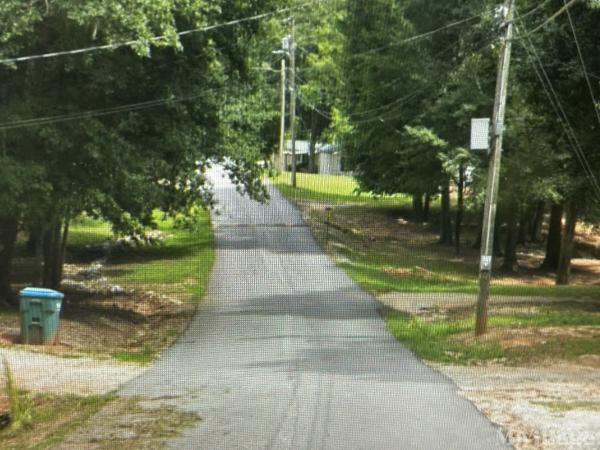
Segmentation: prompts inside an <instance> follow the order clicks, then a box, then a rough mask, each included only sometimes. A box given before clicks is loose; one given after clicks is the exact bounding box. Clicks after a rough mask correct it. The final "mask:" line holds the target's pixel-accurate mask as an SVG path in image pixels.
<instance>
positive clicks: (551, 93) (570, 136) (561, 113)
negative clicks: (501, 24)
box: [521, 22, 600, 199]
mask: <svg viewBox="0 0 600 450" xmlns="http://www.w3.org/2000/svg"><path fill="white" fill-rule="evenodd" d="M521 24H522V26H523V28H524V27H525V25H524V23H523V22H521ZM530 35H531V33H525V34H524V37H525V38H526V39H527V41H528V43H529V46H530V48H528V47H527V46H526V45H525V44H524V43H523V42H521V45H522V46H523V48H524V49H525V51H526V53H527V56H528V60H529V61H530V62H531V64H532V66H533V69H534V71H535V73H536V76H537V77H538V79H539V81H540V83H541V84H542V87H543V88H544V91H545V93H546V95H547V97H548V99H549V101H550V104H551V106H552V108H553V110H554V112H555V114H556V115H557V117H558V120H559V122H560V124H561V126H562V127H563V131H564V132H565V135H566V137H567V140H568V141H569V143H570V144H571V147H572V149H573V152H574V153H575V155H576V156H577V160H578V161H579V163H580V164H581V166H582V167H583V171H584V173H585V174H586V176H587V178H588V179H589V180H590V183H591V184H592V188H593V189H594V191H595V194H596V195H597V196H598V198H599V199H600V185H599V184H598V180H597V179H596V176H595V174H594V172H593V171H592V169H591V166H590V164H589V162H588V160H587V158H586V155H585V152H584V151H583V148H582V146H581V143H580V142H579V139H578V138H577V135H576V134H575V131H574V130H573V127H572V125H571V123H570V121H569V118H568V116H567V114H566V112H565V109H564V107H563V105H562V103H561V101H560V98H559V97H558V94H557V93H556V90H555V89H554V86H553V85H552V81H551V80H550V77H549V76H548V73H547V72H546V69H545V68H544V65H543V63H542V61H541V59H540V57H539V55H538V53H537V51H536V49H535V46H534V44H533V41H532V40H531V38H530ZM532 55H533V58H532ZM536 62H537V65H536ZM538 66H539V68H538ZM540 69H541V74H540ZM542 74H543V76H542Z"/></svg>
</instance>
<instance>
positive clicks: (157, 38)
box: [0, 0, 320, 64]
mask: <svg viewBox="0 0 600 450" xmlns="http://www.w3.org/2000/svg"><path fill="white" fill-rule="evenodd" d="M315 1H320V0H312V1H310V2H306V3H303V4H302V5H298V6H290V7H287V8H281V9H278V10H275V11H271V12H266V13H261V14H255V15H253V16H248V17H242V18H240V19H235V20H230V21H228V22H223V23H219V24H215V25H209V26H205V27H200V28H192V29H189V30H184V31H180V32H177V33H175V35H176V36H178V37H181V36H187V35H190V34H194V33H202V32H206V31H211V30H216V29H218V28H223V27H230V26H234V25H239V24H241V23H245V22H254V21H257V20H262V19H266V18H268V17H272V16H276V15H279V14H282V13H286V12H290V11H295V10H298V9H302V8H305V7H306V6H309V5H311V4H313V3H314V2H315ZM170 38H171V36H167V35H160V36H155V37H152V38H149V39H147V40H146V41H145V42H146V43H147V44H150V43H156V42H162V41H167V40H168V39H170ZM142 42H143V40H142ZM139 43H140V39H134V40H131V41H125V42H115V43H113V44H105V45H96V46H91V47H84V48H78V49H74V50H64V51H57V52H51V53H44V54H40V55H29V56H19V57H14V58H5V59H0V64H14V63H19V62H24V61H32V60H37V59H48V58H55V57H58V56H66V55H78V54H82V53H89V52H96V51H103V50H115V49H118V48H122V47H131V46H133V45H135V44H139Z"/></svg>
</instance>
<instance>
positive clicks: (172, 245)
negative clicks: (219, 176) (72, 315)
mask: <svg viewBox="0 0 600 450" xmlns="http://www.w3.org/2000/svg"><path fill="white" fill-rule="evenodd" d="M198 214H199V215H200V217H199V219H198V223H197V225H196V226H195V227H194V228H193V229H186V228H179V227H176V226H175V223H174V221H173V219H163V220H159V221H158V229H159V230H160V231H162V232H164V233H165V236H166V237H165V239H164V240H163V241H162V242H161V243H160V244H156V245H144V246H141V247H139V248H136V247H132V248H128V249H127V250H126V251H121V252H117V253H115V254H113V255H112V256H111V258H110V259H109V264H110V267H109V268H108V269H107V270H106V271H105V272H106V274H107V275H109V276H110V279H111V281H112V282H113V283H116V284H120V285H123V286H131V287H139V286H140V285H144V286H152V285H155V286H157V289H158V290H159V291H161V290H165V289H166V290H169V291H171V292H176V293H179V292H183V293H190V294H193V296H194V298H195V299H196V300H199V299H201V298H202V296H203V295H204V293H205V291H206V287H207V285H208V280H209V276H210V272H211V269H212V264H213V260H214V251H213V237H212V227H211V225H210V217H209V213H208V212H207V211H204V210H202V211H200V212H199V213H198Z"/></svg>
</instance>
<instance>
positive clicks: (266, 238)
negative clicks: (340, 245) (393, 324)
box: [121, 169, 510, 450]
mask: <svg viewBox="0 0 600 450" xmlns="http://www.w3.org/2000/svg"><path fill="white" fill-rule="evenodd" d="M210 178H211V180H212V182H213V183H214V185H215V191H216V196H217V199H218V202H219V206H218V211H219V213H218V214H214V215H213V223H214V228H215V239H216V244H215V245H216V262H215V267H214V271H213V274H212V281H211V284H210V286H209V290H208V293H207V298H206V300H205V302H204V303H203V304H202V306H201V307H200V308H199V311H198V314H197V316H196V317H195V318H194V320H193V322H192V324H191V325H190V327H189V329H188V330H187V332H186V333H185V334H184V335H183V336H182V337H181V338H180V339H179V341H178V342H177V343H176V344H175V345H174V346H173V347H171V348H170V349H169V350H167V351H166V352H165V353H164V354H163V355H162V357H161V358H160V359H159V360H158V361H157V362H156V363H155V364H154V365H153V366H152V367H150V368H149V369H148V370H147V371H146V372H145V373H144V374H143V375H141V376H140V377H138V378H136V379H135V380H133V381H131V382H130V383H128V384H127V385H126V386H124V388H123V389H122V390H121V395H124V396H143V397H147V398H151V399H161V401H163V402H164V403H166V404H167V405H168V404H170V405H176V406H177V407H179V408H182V409H184V410H187V411H194V412H196V413H198V415H199V416H200V417H201V418H202V420H201V421H199V422H198V423H197V425H196V426H195V427H194V428H191V429H189V430H187V431H185V432H184V434H183V435H181V436H180V437H178V438H176V439H174V440H172V441H170V442H169V445H170V446H171V447H172V448H177V449H208V450H221V449H222V450H237V449H261V450H262V449H275V450H281V449H290V450H292V449H293V450H304V449H307V450H308V449H310V450H312V449H319V450H321V449H323V450H334V449H335V450H359V449H369V450H379V449H385V450H393V449H409V450H410V449H419V450H432V449H443V450H452V449H456V450H468V449H473V450H475V449H476V450H481V449H486V450H495V449H508V448H510V447H509V446H508V445H507V444H506V443H505V440H504V438H503V436H502V433H501V432H500V431H499V430H498V429H497V428H496V427H495V426H494V425H492V424H491V423H490V422H489V421H488V420H487V419H486V418H485V417H484V416H482V415H481V414H480V413H479V412H478V411H477V410H476V409H475V407H474V406H473V405H472V404H471V403H469V402H468V401H467V400H465V399H463V398H462V397H461V396H459V394H458V392H457V388H456V386H455V385H454V384H453V383H452V382H451V381H450V380H449V379H447V378H446V377H444V376H443V375H441V374H439V373H438V372H436V371H434V370H432V369H430V368H428V367H427V366H425V365H424V364H423V363H422V362H420V361H419V360H418V359H417V358H416V357H415V356H414V355H413V354H412V353H411V352H409V351H408V350H406V349H405V348H404V347H403V346H402V345H401V344H400V343H398V342H397V341H396V340H395V339H394V338H393V337H392V336H391V335H390V334H389V333H388V331H387V330H386V328H385V323H384V321H383V320H382V319H381V317H380V316H379V314H378V312H377V303H376V301H375V300H374V299H373V298H372V297H371V296H369V295H368V294H366V293H365V292H363V291H362V290H361V289H360V288H359V287H357V286H356V285H355V284H354V283H353V282H352V281H351V280H350V279H349V278H348V277H347V276H346V275H345V273H344V272H343V271H342V270H341V269H339V268H337V267H336V266H335V265H334V264H333V263H332V262H331V261H330V260H329V259H328V258H327V257H326V256H325V255H324V254H323V252H322V251H321V249H320V248H319V247H318V246H317V244H316V243H315V241H314V239H313V237H312V235H311V233H310V231H309V230H308V229H307V227H306V226H305V225H304V222H303V221H302V218H301V216H300V213H299V212H298V211H297V210H296V209H295V208H294V207H293V206H292V205H291V204H290V203H288V202H287V201H286V200H284V199H283V198H282V197H281V196H280V195H279V193H278V192H276V191H275V190H272V191H271V200H270V202H269V203H268V204H264V205H263V204H260V203H257V202H255V201H252V200H249V199H247V198H245V197H243V196H241V195H239V194H238V193H237V191H236V189H235V187H234V186H233V185H232V184H231V182H230V181H228V179H227V178H226V177H225V176H224V173H223V172H222V171H220V170H218V169H215V170H213V171H212V172H211V173H210Z"/></svg>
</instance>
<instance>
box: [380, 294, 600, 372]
mask: <svg viewBox="0 0 600 450" xmlns="http://www.w3.org/2000/svg"><path fill="white" fill-rule="evenodd" d="M507 309H508V308H498V310H496V311H494V310H492V311H491V315H490V320H489V324H488V325H489V333H488V335H486V336H484V337H482V338H478V339H476V338H474V337H473V330H474V328H475V322H474V318H473V313H472V310H471V309H459V310H455V311H451V312H449V313H448V312H446V314H445V317H443V318H434V319H432V318H431V317H426V316H425V317H415V316H412V315H409V314H404V313H400V312H390V313H388V314H387V323H388V328H389V329H390V331H391V332H392V334H393V335H394V336H396V337H397V338H398V339H399V340H400V341H402V342H404V343H405V344H406V345H407V346H408V347H409V348H410V349H411V350H413V351H414V352H415V353H416V354H418V355H419V356H420V357H422V358H424V359H427V360H430V361H437V362H444V363H458V364H468V363H472V362H476V361H497V362H498V361H499V362H503V363H506V364H531V363H537V362H543V361H547V360H553V361H554V360H574V359H576V358H578V357H580V356H583V355H600V302H596V303H595V304H589V303H579V304H574V303H568V302H567V303H558V304H555V305H552V306H548V305H544V306H532V305H526V306H523V305H519V306H516V305H514V306H513V307H512V308H510V309H509V310H507Z"/></svg>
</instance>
